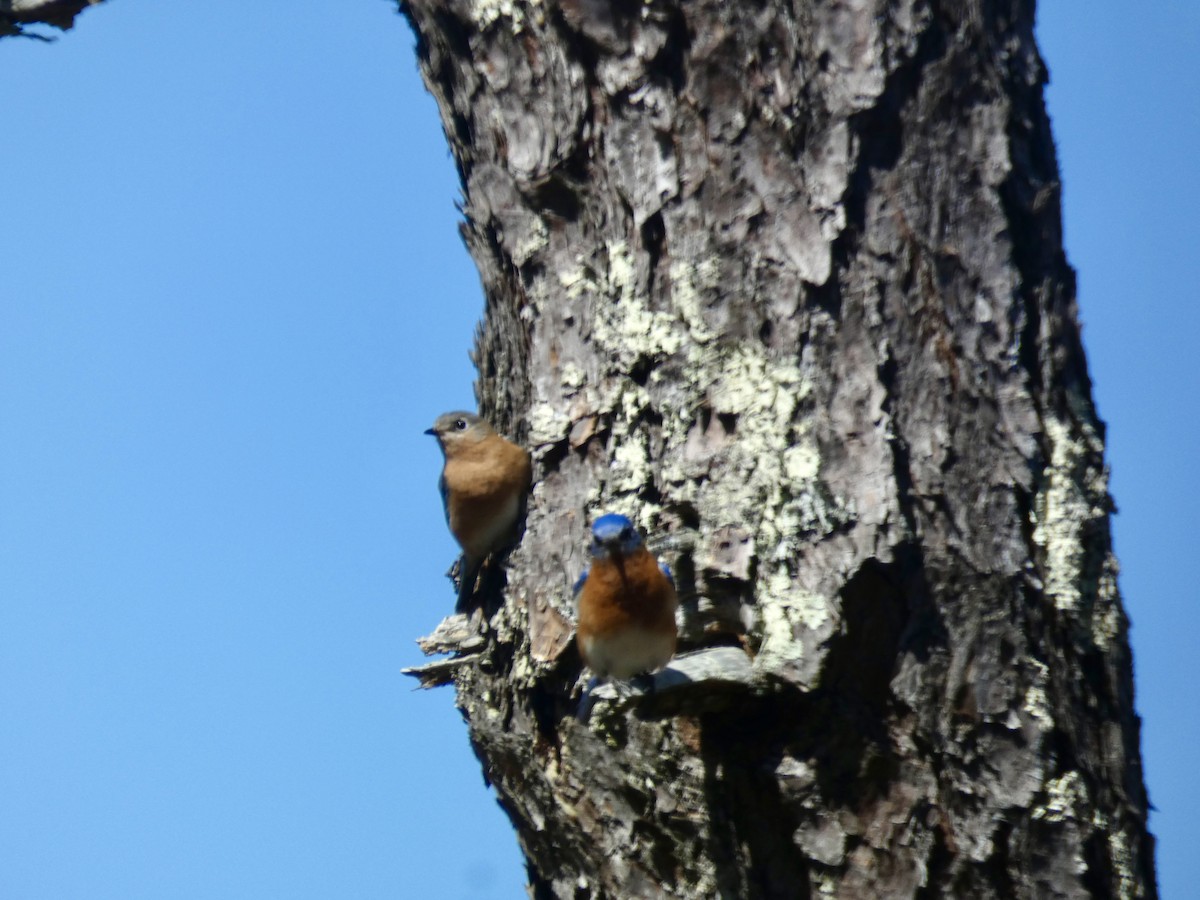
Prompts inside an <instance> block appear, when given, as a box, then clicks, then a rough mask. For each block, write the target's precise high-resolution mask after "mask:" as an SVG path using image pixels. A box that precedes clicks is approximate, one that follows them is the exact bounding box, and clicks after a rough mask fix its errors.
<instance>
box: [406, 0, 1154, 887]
mask: <svg viewBox="0 0 1200 900" xmlns="http://www.w3.org/2000/svg"><path fill="white" fill-rule="evenodd" d="M402 5H403V9H404V12H405V13H406V14H407V16H408V17H409V19H410V21H411V23H412V25H413V27H414V29H415V31H416V33H417V36H418V48H417V49H418V55H419V58H420V63H421V66H422V69H423V71H424V74H425V78H426V81H427V84H428V86H429V88H430V90H431V91H432V92H433V94H434V95H435V97H436V98H437V100H438V103H439V106H440V108H441V113H442V120H443V124H444V126H445V130H446V134H447V136H448V138H449V141H450V145H451V148H452V150H453V153H454V156H455V158H456V160H457V163H458V166H459V170H460V173H461V175H462V181H463V190H464V198H465V199H464V204H463V209H464V215H465V219H466V221H465V225H464V234H465V236H466V240H467V243H468V245H469V246H470V249H471V251H472V253H473V255H474V258H475V260H476V262H477V263H478V265H479V268H480V271H481V273H482V278H483V284H484V287H485V291H486V296H487V312H486V317H485V320H484V323H483V326H482V330H481V333H480V335H479V339H478V344H477V348H476V353H477V363H478V365H479V384H478V394H479V401H480V405H481V407H482V409H483V411H484V412H485V413H486V414H487V415H488V416H489V417H491V418H492V419H493V420H495V421H496V422H497V424H498V425H500V426H501V427H502V428H506V429H507V430H508V431H509V432H510V434H513V435H515V436H516V437H518V438H519V439H522V440H523V441H525V443H526V444H527V445H528V446H529V447H530V448H531V449H532V450H533V452H534V455H535V460H536V469H537V474H536V487H535V490H534V494H533V497H532V499H531V503H530V511H529V517H528V523H527V530H526V532H525V536H524V539H523V542H522V543H521V545H520V547H519V549H518V550H517V551H516V552H515V553H514V554H513V556H512V559H511V566H510V568H509V570H508V573H507V584H506V585H504V583H503V581H504V579H503V578H501V577H500V575H499V573H494V575H495V577H494V578H493V579H492V581H493V584H492V586H491V589H492V591H493V595H492V601H491V603H490V604H489V606H488V614H487V615H485V616H483V617H482V620H477V621H476V622H475V623H474V629H473V630H472V629H464V628H463V623H462V622H458V623H456V624H457V631H455V629H454V628H450V627H447V628H446V629H444V630H443V633H442V634H441V635H440V636H439V637H438V639H437V640H435V641H433V643H432V644H431V645H430V646H432V647H438V648H441V649H450V650H454V651H457V653H458V654H459V655H458V657H457V658H456V659H454V660H453V661H451V662H448V663H446V662H440V663H435V664H434V665H433V666H431V667H429V668H428V669H427V670H426V671H425V672H424V673H423V674H424V677H425V678H426V679H427V680H428V681H429V682H437V681H440V680H450V679H453V681H454V683H455V685H456V687H457V692H458V694H457V696H458V703H459V705H460V707H461V708H462V710H463V712H464V714H465V715H466V718H467V721H468V722H469V725H470V733H471V738H472V741H473V742H474V746H475V749H476V752H477V753H478V755H479V758H480V760H481V761H482V763H483V767H484V771H485V773H486V775H487V777H488V779H489V780H490V781H491V782H492V783H493V784H494V785H495V786H496V789H497V790H498V792H499V795H500V800H501V803H502V804H503V806H504V808H505V809H506V810H507V811H508V813H509V815H510V816H511V818H512V821H513V823H514V825H515V827H516V830H517V834H518V837H519V840H520V842H521V846H522V847H523V849H524V851H525V854H526V856H527V859H528V867H529V878H530V882H531V892H532V894H533V895H534V896H536V897H560V898H567V897H571V898H584V897H609V898H621V900H627V898H636V897H717V896H721V897H779V898H795V897H810V896H812V897H816V896H835V897H844V898H868V897H935V896H937V897H971V898H1006V900H1008V898H1042V897H1121V898H1132V897H1153V896H1154V895H1155V882H1154V871H1153V844H1152V839H1151V837H1150V836H1149V834H1148V833H1147V830H1146V804H1147V801H1146V795H1145V790H1144V788H1143V781H1142V772H1141V764H1140V754H1139V748H1138V719H1137V716H1136V714H1135V712H1134V704H1133V683H1132V674H1131V665H1130V653H1129V645H1128V641H1127V635H1126V629H1127V623H1126V618H1125V615H1124V613H1123V611H1122V607H1121V602H1120V598H1119V595H1118V591H1117V581H1116V573H1117V564H1116V560H1115V559H1114V557H1113V554H1112V550H1111V545H1110V538H1109V523H1108V514H1109V511H1110V509H1111V504H1110V500H1109V497H1108V493H1107V486H1106V472H1105V465H1104V444H1103V426H1102V424H1101V423H1100V421H1099V419H1098V418H1097V416H1096V412H1095V409H1094V407H1093V405H1092V400H1091V387H1090V382H1089V379H1088V373H1087V368H1086V363H1085V360H1084V355H1083V351H1082V347H1081V344H1080V339H1079V328H1078V325H1077V322H1076V315H1075V293H1074V291H1075V288H1074V276H1073V273H1072V271H1071V268H1070V267H1069V266H1068V264H1067V262H1066V260H1065V258H1064V256H1063V250H1062V242H1061V227H1060V214H1059V181H1058V172H1057V164H1056V161H1055V156H1054V144H1053V141H1052V138H1051V135H1050V128H1049V122H1048V120H1047V117H1046V113H1045V110H1044V107H1043V102H1042V86H1043V84H1044V82H1045V77H1046V75H1045V70H1044V68H1043V66H1042V63H1041V60H1040V58H1039V56H1038V52H1037V48H1036V46H1035V43H1034V37H1033V19H1034V9H1033V3H1032V0H997V2H982V0H962V2H959V0H954V2H949V0H932V2H925V0H798V2H795V3H784V2H779V0H757V2H745V3H741V2H725V0H692V2H686V3H685V2H682V0H612V2H606V0H503V2H501V0H405V2H403V4H402ZM601 511H615V512H623V513H626V514H629V515H631V516H632V517H633V518H634V519H635V521H637V522H638V523H639V524H640V525H641V526H642V527H643V528H644V530H645V531H646V532H647V533H648V534H649V535H650V536H651V543H652V545H657V546H658V547H659V549H660V552H661V555H663V556H664V557H665V558H666V559H667V561H668V562H669V563H670V564H671V565H672V566H673V567H674V569H675V571H676V573H677V575H678V579H679V581H680V585H681V590H682V594H683V598H684V608H683V610H682V619H683V632H682V633H683V636H684V638H685V644H684V650H685V651H686V650H689V649H690V650H692V651H697V650H699V651H701V652H699V653H695V654H694V655H690V656H685V657H684V658H683V660H682V661H681V662H680V663H679V664H678V669H679V670H680V671H681V672H683V673H685V674H687V675H688V677H689V678H690V680H686V681H685V680H684V679H683V678H682V677H680V673H679V672H676V673H671V672H668V673H667V674H665V675H663V676H661V677H660V678H659V683H660V688H661V690H659V691H658V692H657V693H656V694H655V695H653V696H651V697H648V698H643V699H640V700H638V699H630V698H626V699H613V702H611V703H609V704H607V705H605V704H601V705H600V706H599V707H598V708H597V714H596V716H595V719H594V721H593V722H592V723H591V724H589V725H588V726H581V725H579V724H577V723H576V722H575V721H574V720H573V719H572V718H571V712H572V710H573V708H574V702H575V701H574V699H573V697H572V691H573V689H574V688H575V685H576V682H577V678H578V676H579V673H580V662H579V659H578V656H577V654H576V652H575V650H574V648H573V646H572V645H571V642H570V638H571V634H572V629H571V621H572V616H573V610H572V606H571V601H570V585H571V583H572V581H573V580H574V578H575V577H576V576H577V575H578V574H579V572H580V571H581V570H582V569H583V567H584V565H585V556H584V549H585V541H586V528H587V524H588V521H589V520H590V519H591V518H592V517H594V516H595V515H596V514H597V513H599V512H601ZM496 582H499V583H496ZM447 596H448V597H449V594H448V595H447ZM706 648H707V649H706ZM713 648H715V649H713Z"/></svg>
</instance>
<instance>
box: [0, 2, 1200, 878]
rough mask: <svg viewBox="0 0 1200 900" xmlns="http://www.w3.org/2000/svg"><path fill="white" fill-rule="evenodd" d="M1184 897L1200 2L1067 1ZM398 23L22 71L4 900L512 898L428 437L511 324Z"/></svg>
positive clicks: (118, 44)
mask: <svg viewBox="0 0 1200 900" xmlns="http://www.w3.org/2000/svg"><path fill="white" fill-rule="evenodd" d="M1041 38H1042V42H1043V48H1044V51H1045V55H1046V57H1047V60H1048V63H1049V65H1050V69H1051V72H1052V77H1053V83H1052V86H1051V89H1050V93H1049V98H1050V104H1051V112H1052V114H1053V117H1054V124H1055V131H1056V135H1057V138H1058V143H1059V148H1060V160H1061V162H1062V164H1063V169H1064V178H1065V183H1066V192H1065V196H1066V224H1067V242H1068V250H1069V253H1070V257H1071V261H1072V262H1073V264H1074V265H1075V266H1076V267H1077V268H1078V270H1079V273H1080V302H1081V306H1082V310H1083V319H1084V321H1085V324H1086V329H1085V339H1086V342H1087V347H1088V351H1089V354H1090V362H1091V367H1092V373H1093V377H1094V380H1095V383H1096V393H1097V397H1098V400H1099V404H1100V411H1101V414H1102V415H1103V417H1104V418H1105V419H1106V420H1107V421H1108V422H1109V425H1110V431H1109V449H1110V460H1111V463H1112V466H1113V483H1112V487H1113V491H1114V493H1115V495H1116V498H1117V502H1118V504H1119V505H1120V508H1121V514H1120V515H1119V516H1118V517H1117V518H1116V519H1115V520H1114V525H1115V528H1116V539H1117V549H1118V552H1119V554H1120V557H1121V561H1122V565H1123V574H1122V587H1123V589H1124V592H1125V598H1126V603H1127V606H1128V609H1129V611H1130V614H1131V616H1132V618H1133V620H1134V631H1133V638H1134V647H1135V653H1136V663H1137V672H1138V704H1139V708H1140V711H1141V713H1142V715H1143V716H1144V717H1145V720H1146V721H1145V753H1146V761H1147V770H1148V775H1149V780H1150V787H1151V792H1152V796H1153V799H1154V801H1155V803H1156V804H1157V805H1158V807H1159V811H1158V812H1157V813H1156V814H1155V816H1154V819H1153V823H1154V829H1155V831H1156V832H1157V834H1158V835H1159V838H1160V856H1159V861H1160V874H1161V879H1162V885H1163V888H1164V896H1165V897H1168V898H1175V897H1178V898H1182V897H1186V896H1188V894H1189V891H1190V889H1192V886H1193V884H1194V873H1193V869H1194V862H1193V859H1192V857H1193V856H1194V847H1195V846H1196V845H1197V844H1198V843H1200V824H1198V820H1197V817H1196V815H1195V811H1196V810H1197V809H1200V786H1198V784H1197V779H1196V778H1195V775H1194V772H1195V765H1194V758H1195V755H1196V747H1197V746H1200V727H1198V716H1197V713H1196V700H1195V694H1196V692H1197V688H1198V684H1197V674H1198V670H1200V664H1198V659H1200V653H1198V652H1197V650H1196V638H1195V635H1196V634H1197V632H1198V631H1200V607H1198V605H1197V602H1196V601H1197V590H1196V588H1195V587H1194V584H1195V581H1194V579H1193V577H1192V575H1191V572H1190V568H1191V561H1192V560H1193V558H1194V551H1193V544H1194V542H1195V528H1194V527H1193V526H1192V525H1189V524H1188V523H1192V522H1194V520H1195V518H1196V510H1197V509H1200V478H1198V476H1197V461H1198V460H1200V452H1198V451H1200V446H1198V444H1200V440H1198V438H1197V422H1196V415H1195V412H1196V409H1197V401H1196V398H1197V395H1198V393H1200V376H1198V367H1197V366H1196V364H1195V361H1194V357H1195V350H1194V345H1195V342H1196V339H1197V334H1198V333H1200V312H1198V305H1197V303H1196V300H1195V297H1194V293H1195V286H1196V285H1197V283H1200V271H1197V270H1198V268H1200V249H1198V246H1197V244H1198V241H1197V236H1196V235H1197V228H1196V224H1195V220H1196V210H1197V208H1200V183H1198V180H1200V174H1198V173H1200V163H1198V162H1197V160H1200V103H1198V102H1197V100H1196V98H1197V97H1198V96H1200V65H1197V62H1196V59H1197V58H1196V48H1197V47H1200V6H1197V5H1196V4H1194V3H1190V2H1183V0H1177V2H1169V0H1168V2H1164V3H1162V4H1139V5H1134V4H1117V3H1113V2H1099V3H1098V2H1094V0H1092V2H1085V0H1044V2H1043V9H1042V26H1041ZM412 44H413V40H412V37H411V34H410V33H409V31H408V27H407V25H406V24H405V23H404V21H403V20H402V19H401V18H400V17H399V16H398V15H396V14H395V12H394V11H393V7H392V4H390V3H388V2H386V0H360V2H353V3H343V4H340V5H339V8H338V10H337V14H336V15H334V14H331V12H330V10H329V8H328V6H319V5H317V4H312V3H299V4H297V3H291V4H282V3H257V4H233V3H226V2H221V0H212V2H209V3H204V4H164V3H161V2H150V0H114V2H111V3H109V4H105V5H104V6H101V7H99V8H97V9H95V10H92V11H90V12H88V13H86V14H85V15H84V16H83V17H82V18H81V19H80V21H79V24H78V27H77V29H76V30H75V31H74V32H72V33H70V34H67V35H65V36H64V37H63V38H62V39H61V40H59V41H58V42H57V43H56V44H54V45H50V46H46V45H42V44H37V43H34V42H30V41H4V42H3V43H0V84H3V85H4V90H3V92H2V94H0V122H3V123H4V135H3V138H0V147H2V148H3V157H4V160H5V167H6V172H5V174H6V178H5V182H6V183H5V189H4V200H5V202H4V209H3V212H0V247H2V248H3V260H4V271H3V275H0V572H2V573H3V576H2V582H0V810H2V812H0V860H3V863H2V864H0V897H4V898H6V900H9V898H11V900H105V898H112V900H143V898H144V900H158V898H196V900H210V898H215V897H220V898H261V897H280V898H313V900H316V898H328V897H347V898H350V897H353V898H356V900H357V898H380V900H383V898H399V897H413V898H417V897H438V898H443V897H444V898H481V900H492V898H505V900H507V898H517V897H522V896H524V892H523V888H522V885H523V879H524V875H523V868H522V865H521V861H520V856H519V853H518V851H517V848H516V842H515V839H514V838H513V836H512V832H511V830H510V829H509V827H508V824H507V821H506V820H505V818H504V816H503V814H502V813H501V812H500V811H499V809H498V808H497V807H496V805H495V803H494V800H493V797H492V795H491V793H490V792H489V791H488V790H487V789H485V787H484V786H483V783H482V779H481V776H480V770H479V766H478V763H477V762H476V761H475V759H474V757H473V756H472V755H471V752H470V750H469V748H468V746H467V742H466V737H465V728H464V726H463V725H462V723H461V720H460V719H459V716H458V714H457V713H456V712H455V710H454V708H453V702H452V701H453V695H452V693H451V691H450V690H449V689H443V690H440V691H435V692H416V691H414V690H413V689H412V682H411V681H410V680H409V679H406V678H403V677H402V676H401V675H400V668H401V667H402V666H405V665H410V664H413V663H416V662H418V661H419V659H420V654H419V653H418V651H417V649H416V647H415V646H414V644H413V643H412V639H413V638H414V637H416V636H418V635H421V634H424V633H426V632H427V631H428V630H430V629H431V628H432V627H433V626H434V625H435V624H436V623H437V622H438V620H439V619H440V618H441V616H442V615H444V614H445V613H446V612H447V611H448V610H449V609H450V608H451V605H452V603H453V597H452V593H451V589H450V587H449V584H448V583H447V582H446V581H445V580H444V579H443V577H442V572H443V571H444V570H445V568H446V566H448V565H449V563H450V562H451V561H452V559H453V557H454V547H453V544H452V542H451V540H450V538H449V537H448V536H447V535H446V534H445V532H444V529H443V527H442V518H441V510H440V508H439V505H438V499H437V492H436V489H435V487H434V482H435V480H436V473H437V469H438V466H439V462H440V461H439V457H438V454H437V451H436V449H435V447H434V445H433V442H432V441H431V440H430V439H429V438H427V437H425V436H423V435H422V434H421V431H422V430H423V429H424V428H426V427H427V426H428V425H429V424H430V422H431V421H432V419H433V417H434V415H436V414H437V413H438V412H441V411H443V410H445V409H449V408H453V407H462V406H467V407H469V406H471V405H472V403H473V398H472V393H471V381H472V378H473V373H472V371H471V368H470V364H469V362H468V360H467V350H468V348H469V346H470V342H471V336H472V329H473V328H474V324H475V321H476V319H477V317H478V316H479V314H480V311H481V308H482V300H481V296H480V290H479V283H478V278H477V275H476V273H475V270H474V268H473V266H472V264H471V262H470V260H469V258H468V257H467V255H466V253H465V252H464V250H463V249H462V245H461V243H460V241H459V239H458V235H457V230H456V225H457V219H458V216H457V214H456V212H455V210H454V205H453V203H454V199H455V198H456V197H457V195H458V185H457V180H456V176H455V174H454V170H453V166H452V164H451V162H450V159H449V156H448V153H447V151H446V148H445V144H444V141H443V138H442V135H441V130H440V124H439V120H438V117H437V114H436V111H435V109H434V106H433V103H432V101H431V100H430V99H429V98H428V97H427V96H426V95H425V94H424V91H423V88H422V87H421V84H420V81H419V79H418V77H417V75H416V67H415V60H414V56H413V52H412Z"/></svg>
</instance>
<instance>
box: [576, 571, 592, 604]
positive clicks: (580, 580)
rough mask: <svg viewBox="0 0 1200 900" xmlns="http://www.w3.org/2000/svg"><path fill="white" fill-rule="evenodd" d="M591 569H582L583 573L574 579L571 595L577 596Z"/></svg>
mask: <svg viewBox="0 0 1200 900" xmlns="http://www.w3.org/2000/svg"><path fill="white" fill-rule="evenodd" d="M591 571H592V570H591V569H584V570H583V574H582V575H580V576H579V577H578V578H576V579H575V584H574V585H572V587H571V596H572V597H578V596H579V592H580V591H582V590H583V583H584V582H585V581H587V580H588V575H589V574H590V573H591Z"/></svg>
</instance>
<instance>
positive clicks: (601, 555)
mask: <svg viewBox="0 0 1200 900" xmlns="http://www.w3.org/2000/svg"><path fill="white" fill-rule="evenodd" d="M640 546H642V536H641V535H640V534H638V530H637V529H636V528H634V527H633V523H632V522H630V521H629V520H628V519H627V518H625V517H624V516H622V515H618V514H617V513H609V514H608V515H605V516H601V517H600V518H598V519H597V520H596V521H595V522H593V523H592V546H591V548H590V549H591V551H592V556H593V557H595V558H596V559H609V558H611V557H613V556H628V555H629V554H631V553H633V552H634V551H635V550H637V549H638V548H639V547H640Z"/></svg>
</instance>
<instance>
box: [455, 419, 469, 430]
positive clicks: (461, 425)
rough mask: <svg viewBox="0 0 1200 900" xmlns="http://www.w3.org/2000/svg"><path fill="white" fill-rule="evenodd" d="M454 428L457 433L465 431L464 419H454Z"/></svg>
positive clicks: (465, 422) (465, 423)
mask: <svg viewBox="0 0 1200 900" xmlns="http://www.w3.org/2000/svg"><path fill="white" fill-rule="evenodd" d="M454 427H455V428H456V429H457V430H459V431H466V430H467V420H466V419H455V420H454Z"/></svg>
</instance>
